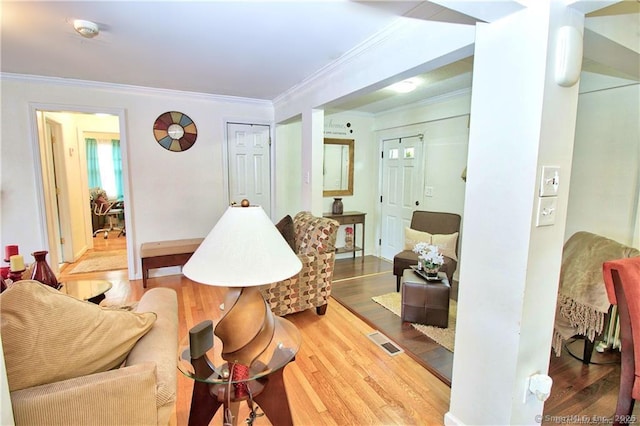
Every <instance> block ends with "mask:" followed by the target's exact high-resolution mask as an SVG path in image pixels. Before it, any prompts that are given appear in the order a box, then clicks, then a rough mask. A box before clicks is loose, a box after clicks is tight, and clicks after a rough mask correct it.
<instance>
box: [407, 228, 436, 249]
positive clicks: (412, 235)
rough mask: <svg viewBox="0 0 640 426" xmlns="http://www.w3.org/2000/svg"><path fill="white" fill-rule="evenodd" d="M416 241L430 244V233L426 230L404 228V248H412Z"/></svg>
mask: <svg viewBox="0 0 640 426" xmlns="http://www.w3.org/2000/svg"><path fill="white" fill-rule="evenodd" d="M418 243H429V244H431V234H430V233H428V232H422V231H416V230H415V229H411V228H404V249H405V250H413V247H414V246H415V245H416V244H418Z"/></svg>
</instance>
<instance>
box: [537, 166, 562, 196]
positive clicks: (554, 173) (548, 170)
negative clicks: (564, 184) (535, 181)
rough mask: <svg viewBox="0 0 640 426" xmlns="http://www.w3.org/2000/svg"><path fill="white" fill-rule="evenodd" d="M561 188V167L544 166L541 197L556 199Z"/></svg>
mask: <svg viewBox="0 0 640 426" xmlns="http://www.w3.org/2000/svg"><path fill="white" fill-rule="evenodd" d="M558 188H560V167H556V166H542V173H541V176H540V196H541V197H555V196H556V195H558Z"/></svg>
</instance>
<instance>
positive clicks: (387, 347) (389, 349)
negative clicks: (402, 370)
mask: <svg viewBox="0 0 640 426" xmlns="http://www.w3.org/2000/svg"><path fill="white" fill-rule="evenodd" d="M367 337H368V338H369V339H371V341H372V342H373V343H375V344H376V345H378V346H380V347H381V348H382V349H383V350H384V351H385V352H386V353H388V354H389V355H391V356H393V355H398V354H401V353H403V352H404V350H402V349H401V348H400V347H399V346H398V345H396V344H395V343H393V342H392V341H391V340H389V338H388V337H387V336H385V335H384V334H382V333H380V332H379V331H378V330H376V331H374V332H373V333H369V334H367Z"/></svg>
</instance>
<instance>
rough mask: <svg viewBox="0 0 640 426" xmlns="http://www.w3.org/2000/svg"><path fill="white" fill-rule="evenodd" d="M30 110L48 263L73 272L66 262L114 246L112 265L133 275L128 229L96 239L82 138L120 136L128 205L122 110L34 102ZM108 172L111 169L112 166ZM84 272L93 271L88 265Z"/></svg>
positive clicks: (124, 199)
mask: <svg viewBox="0 0 640 426" xmlns="http://www.w3.org/2000/svg"><path fill="white" fill-rule="evenodd" d="M33 112H34V116H35V121H36V125H37V135H38V139H37V146H38V150H39V153H40V166H41V167H40V170H39V171H40V179H39V182H38V184H40V185H41V187H40V190H41V194H42V200H41V201H42V206H43V208H42V215H43V217H42V223H43V224H45V228H46V229H45V232H46V241H47V243H48V248H49V253H50V254H49V258H48V261H49V263H50V265H51V267H52V269H53V270H54V272H55V273H56V274H60V271H61V269H64V270H65V273H67V272H69V271H71V272H72V273H73V272H74V271H73V270H71V269H70V266H69V265H75V264H77V263H78V262H79V261H81V260H84V258H87V257H89V256H90V255H91V253H92V252H93V251H95V250H96V249H97V250H102V251H103V250H111V249H114V250H116V247H117V250H119V253H118V255H119V257H120V259H119V262H118V266H116V267H115V269H127V270H128V271H129V272H128V275H129V276H130V277H131V276H133V275H134V272H135V271H133V268H132V253H131V251H130V250H127V249H126V248H127V247H129V246H130V244H129V241H128V239H129V238H128V237H127V236H126V235H120V237H118V236H117V233H115V234H114V233H110V235H109V236H108V239H110V240H111V241H109V242H107V244H105V241H99V242H98V243H95V242H96V240H97V239H99V238H100V239H102V237H96V238H95V239H94V237H93V228H94V227H93V224H94V220H93V218H92V215H93V213H92V209H91V195H90V191H89V188H90V186H89V179H88V171H87V156H86V155H87V148H86V142H85V139H86V138H87V137H90V136H95V135H96V134H101V135H102V134H104V135H109V137H110V138H111V139H114V140H115V139H117V140H119V142H118V144H119V151H120V154H121V158H120V164H121V167H120V168H121V170H122V181H123V183H124V185H123V186H122V190H121V191H120V192H121V193H122V194H121V195H120V196H119V197H120V200H119V201H121V202H122V203H123V204H124V205H125V206H126V204H127V199H128V185H127V179H128V173H127V170H128V166H127V162H126V161H127V157H126V149H125V147H126V140H125V138H124V137H123V135H122V134H121V133H120V129H121V128H124V126H123V123H124V114H123V112H121V111H93V110H83V109H82V108H78V109H75V108H68V109H66V108H65V109H60V108H59V106H54V107H51V106H48V105H43V106H35V107H34V108H33ZM109 143H111V140H110V141H109ZM111 173H112V174H113V173H114V171H111ZM122 213H123V214H122V215H121V217H120V218H119V220H122V221H123V222H124V223H130V221H129V220H128V218H129V216H130V215H129V212H127V210H126V209H124V210H123V212H122ZM111 234H113V235H111ZM117 240H119V241H117ZM94 243H95V244H94ZM95 246H99V247H98V248H96V247H95ZM103 255H104V254H103ZM103 263H104V262H103ZM87 267H89V269H91V267H93V266H92V265H91V264H89V265H84V269H85V270H86V268H87ZM96 267H97V268H100V267H105V266H104V265H103V266H96ZM95 270H107V269H95ZM108 270H111V269H108ZM87 272H93V271H91V270H87ZM78 273H79V272H78Z"/></svg>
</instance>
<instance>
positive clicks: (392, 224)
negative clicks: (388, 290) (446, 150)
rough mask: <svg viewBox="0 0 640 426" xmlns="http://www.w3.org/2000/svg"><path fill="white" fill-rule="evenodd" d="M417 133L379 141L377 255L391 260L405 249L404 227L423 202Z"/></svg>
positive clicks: (422, 170) (420, 154)
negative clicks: (380, 179)
mask: <svg viewBox="0 0 640 426" xmlns="http://www.w3.org/2000/svg"><path fill="white" fill-rule="evenodd" d="M422 143H423V142H422V139H421V138H420V137H419V136H414V137H407V138H397V139H387V140H385V141H383V143H382V150H383V153H382V200H381V204H382V208H381V218H382V223H381V230H380V235H381V245H380V256H382V257H383V258H384V259H388V260H393V256H395V255H396V254H398V253H399V252H401V251H402V250H404V228H405V227H408V226H409V225H410V224H411V216H412V215H413V211H414V210H418V209H419V208H420V204H421V203H422V201H423V198H422V197H423V195H422V192H423V191H422V188H423V186H424V182H423V180H424V167H423V165H424V161H423V158H422V155H423V149H422Z"/></svg>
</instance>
